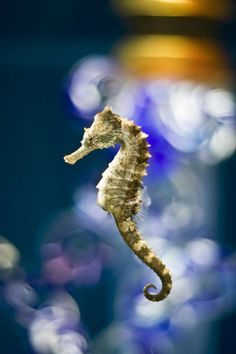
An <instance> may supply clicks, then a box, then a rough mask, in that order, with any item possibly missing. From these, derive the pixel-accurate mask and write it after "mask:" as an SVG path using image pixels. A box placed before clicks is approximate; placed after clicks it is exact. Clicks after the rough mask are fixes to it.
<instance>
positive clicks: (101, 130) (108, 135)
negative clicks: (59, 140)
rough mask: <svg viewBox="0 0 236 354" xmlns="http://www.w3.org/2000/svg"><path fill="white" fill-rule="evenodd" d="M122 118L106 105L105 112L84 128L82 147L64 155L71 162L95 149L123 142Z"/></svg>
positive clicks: (97, 115) (96, 116)
mask: <svg viewBox="0 0 236 354" xmlns="http://www.w3.org/2000/svg"><path fill="white" fill-rule="evenodd" d="M121 134H122V132H121V119H120V117H119V116H118V115H116V114H114V113H113V112H112V109H111V108H110V107H106V108H105V109H104V111H103V112H100V113H98V114H96V115H95V117H94V121H93V124H92V125H91V126H90V127H89V128H85V129H84V136H83V139H82V141H81V147H80V148H79V149H78V150H77V151H75V152H74V153H72V154H70V155H67V156H65V157H64V160H65V161H66V162H67V163H69V164H74V163H75V162H76V161H78V160H79V159H81V158H82V157H84V156H85V155H88V154H89V153H90V152H92V151H93V150H97V149H104V148H108V147H111V146H114V145H115V144H117V143H121Z"/></svg>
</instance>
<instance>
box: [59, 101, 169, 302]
mask: <svg viewBox="0 0 236 354" xmlns="http://www.w3.org/2000/svg"><path fill="white" fill-rule="evenodd" d="M146 138H147V135H146V134H145V133H143V132H142V131H141V128H140V127H138V126H137V125H135V124H134V122H132V121H129V120H127V119H125V118H121V117H120V116H118V115H116V114H114V113H113V112H112V110H111V108H109V107H106V108H105V109H104V111H103V112H101V113H98V114H97V115H96V116H95V118H94V122H93V124H92V125H91V127H90V128H88V129H86V128H85V133H84V136H83V140H82V141H81V147H80V148H79V149H78V150H76V151H75V152H73V153H72V154H70V155H67V156H65V157H64V159H65V161H66V162H67V163H69V164H74V163H75V162H76V161H77V160H79V159H81V158H82V157H84V156H85V155H87V154H88V153H90V152H91V151H93V150H95V149H104V148H108V147H110V146H114V145H115V144H121V148H120V150H119V151H118V153H117V155H116V156H115V158H114V159H113V161H112V162H111V163H110V164H109V167H108V168H107V170H106V171H105V172H104V173H103V174H102V179H101V181H100V182H99V183H98V185H97V188H98V198H97V203H98V205H99V206H101V207H102V208H103V209H104V210H106V211H108V212H109V213H111V214H112V215H113V217H114V219H115V221H116V225H117V227H118V229H119V231H120V233H121V235H122V237H123V238H124V240H125V242H126V243H127V244H128V246H129V247H130V248H131V249H132V250H133V252H134V253H135V254H136V255H137V256H138V257H139V258H140V259H141V260H142V261H143V262H144V263H145V264H147V265H148V266H149V267H150V268H151V269H152V270H153V271H154V272H155V273H156V274H157V275H158V276H159V277H160V279H161V281H162V289H161V291H160V292H159V293H157V294H152V293H150V292H149V289H150V288H154V289H156V287H155V285H153V284H148V285H146V286H145V287H144V295H145V297H146V298H147V299H148V300H150V301H160V300H163V299H164V298H166V297H167V295H168V294H169V292H170V290H171V287H172V280H171V275H170V272H169V270H168V269H167V268H166V266H165V265H164V264H163V263H162V261H161V260H160V259H159V258H158V257H157V256H156V255H155V254H154V253H153V251H152V250H151V249H150V248H149V247H148V245H147V243H146V242H145V241H144V239H143V238H142V236H141V234H140V233H139V231H138V228H137V225H136V223H135V221H134V216H135V214H137V213H138V211H139V210H140V207H141V203H142V200H141V186H142V179H143V176H145V175H146V174H147V173H146V168H147V166H148V163H147V161H148V159H149V157H150V154H149V151H148V148H149V145H148V143H147V140H146Z"/></svg>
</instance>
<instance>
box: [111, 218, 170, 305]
mask: <svg viewBox="0 0 236 354" xmlns="http://www.w3.org/2000/svg"><path fill="white" fill-rule="evenodd" d="M113 216H114V219H115V221H116V225H117V227H118V229H119V231H120V233H121V235H122V237H123V239H124V240H125V242H126V243H127V245H128V246H129V247H130V248H131V249H132V251H133V252H134V253H135V254H136V255H137V256H138V257H139V258H140V259H141V260H142V261H143V262H144V263H145V264H146V265H147V266H148V267H150V268H151V269H152V270H153V271H154V272H155V273H156V274H157V275H158V277H159V278H160V279H161V282H162V288H161V290H160V292H159V293H157V294H152V293H150V292H149V289H151V288H153V289H156V286H155V285H154V284H147V285H146V286H145V287H144V289H143V293H144V296H145V297H146V298H147V299H148V300H150V301H161V300H163V299H165V298H166V297H167V296H168V294H169V293H170V290H171V288H172V279H171V275H170V272H169V270H168V269H167V268H166V266H165V265H164V264H163V263H162V261H161V260H160V259H159V258H158V257H157V256H156V255H155V254H154V252H153V251H152V249H151V248H150V247H149V246H148V245H147V243H146V242H145V241H144V239H143V237H142V235H141V234H140V232H139V231H138V229H137V226H136V223H135V221H134V220H133V217H132V216H129V217H127V216H124V215H120V214H116V215H113Z"/></svg>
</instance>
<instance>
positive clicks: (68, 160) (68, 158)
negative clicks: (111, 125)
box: [64, 145, 94, 165]
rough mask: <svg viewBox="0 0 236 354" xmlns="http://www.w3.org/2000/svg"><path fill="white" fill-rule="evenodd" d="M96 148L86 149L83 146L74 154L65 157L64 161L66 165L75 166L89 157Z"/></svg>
mask: <svg viewBox="0 0 236 354" xmlns="http://www.w3.org/2000/svg"><path fill="white" fill-rule="evenodd" d="M93 150H94V148H91V147H85V146H84V145H82V146H81V147H80V148H79V149H78V150H76V151H74V152H72V154H70V155H66V156H64V160H65V162H66V163H69V164H70V165H74V164H75V163H76V162H77V161H78V160H80V159H82V158H83V157H84V156H86V155H88V154H89V153H90V152H91V151H93Z"/></svg>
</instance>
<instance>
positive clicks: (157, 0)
mask: <svg viewBox="0 0 236 354" xmlns="http://www.w3.org/2000/svg"><path fill="white" fill-rule="evenodd" d="M114 3H115V6H116V8H117V9H118V11H119V12H120V13H121V14H122V15H126V16H140V15H142V16H176V17H177V16H201V17H209V18H216V19H222V18H226V17H228V16H229V15H230V3H229V1H228V0H215V1H213V0H114Z"/></svg>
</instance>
